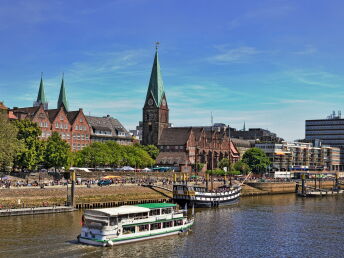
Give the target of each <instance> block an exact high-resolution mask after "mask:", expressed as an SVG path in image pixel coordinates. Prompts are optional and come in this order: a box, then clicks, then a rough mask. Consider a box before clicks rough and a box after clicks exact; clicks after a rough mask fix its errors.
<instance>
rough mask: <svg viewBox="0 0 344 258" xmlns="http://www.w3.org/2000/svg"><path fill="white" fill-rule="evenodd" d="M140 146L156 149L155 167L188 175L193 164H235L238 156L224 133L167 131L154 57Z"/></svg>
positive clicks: (199, 129)
mask: <svg viewBox="0 0 344 258" xmlns="http://www.w3.org/2000/svg"><path fill="white" fill-rule="evenodd" d="M142 143H143V144H145V145H147V144H153V145H156V146H158V148H159V149H160V153H159V155H158V157H157V164H158V165H163V166H173V167H179V169H180V170H181V171H183V172H191V171H192V170H193V168H194V166H195V164H196V163H205V164H206V167H207V168H209V169H211V168H215V167H216V165H217V162H218V161H219V160H221V159H222V158H229V159H231V160H232V161H233V162H236V161H237V160H238V159H239V157H240V154H239V152H238V150H237V149H236V147H235V146H234V144H233V143H232V142H231V139H230V138H229V137H228V134H226V132H225V131H222V130H216V128H214V127H207V126H205V127H170V124H169V108H168V104H167V98H166V94H165V90H164V85H163V81H162V75H161V71H160V64H159V59H158V51H156V53H155V57H154V63H153V68H152V72H151V76H150V81H149V86H148V90H147V95H146V100H145V104H144V107H143V120H142Z"/></svg>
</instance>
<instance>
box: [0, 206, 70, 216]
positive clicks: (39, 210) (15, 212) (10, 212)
mask: <svg viewBox="0 0 344 258" xmlns="http://www.w3.org/2000/svg"><path fill="white" fill-rule="evenodd" d="M74 210H75V209H74V208H73V207H70V206H52V207H35V208H20V209H3V210H0V217H7V216H19V215H36V214H47V213H61V212H70V211H74Z"/></svg>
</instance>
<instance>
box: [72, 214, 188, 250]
mask: <svg viewBox="0 0 344 258" xmlns="http://www.w3.org/2000/svg"><path fill="white" fill-rule="evenodd" d="M193 223H194V221H193V220H192V221H191V222H189V223H188V224H185V225H184V226H183V227H182V228H177V229H173V230H170V231H168V232H167V231H166V232H159V233H151V234H148V235H145V236H137V237H135V236H133V237H130V238H115V239H111V240H97V239H91V238H86V237H81V236H78V241H79V243H83V244H88V245H95V246H103V247H105V246H113V245H121V244H128V243H133V242H138V241H144V240H150V239H155V238H160V237H167V236H172V235H177V234H181V233H185V232H188V231H189V230H190V228H191V226H192V225H193Z"/></svg>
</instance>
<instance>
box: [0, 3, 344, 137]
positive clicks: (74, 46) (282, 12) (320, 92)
mask: <svg viewBox="0 0 344 258" xmlns="http://www.w3.org/2000/svg"><path fill="white" fill-rule="evenodd" d="M343 10H344V2H343V1H336V0H332V1H318V0H303V1H300V0H295V1H292V0H288V1H284V0H275V1H272V0H259V1H256V0H252V1H229V0H222V1H220V0H212V1H202V0H188V1H181V0H180V1H177V0H175V1H170V0H160V1H158V0H155V1H153V0H111V1H107V0H102V1H87V0H79V1H78V0H72V1H53V0H50V1H43V0H42V1H38V0H30V1H15V0H8V1H5V0H0V34H1V40H0V78H1V79H0V100H3V101H4V102H5V104H6V105H7V106H9V107H13V106H31V105H32V102H33V101H34V100H35V98H36V96H37V91H38V86H39V80H40V74H41V72H43V79H44V82H45V87H46V88H45V90H46V95H47V98H48V101H49V106H50V107H51V108H54V107H55V106H56V103H57V98H58V91H59V87H60V82H61V76H62V73H63V72H64V74H65V86H66V88H67V94H68V97H69V103H70V107H71V109H77V108H79V107H82V108H83V109H84V112H85V113H86V114H89V113H90V114H92V115H107V114H110V115H112V116H114V117H116V118H118V119H120V121H122V123H123V124H124V125H125V127H127V128H128V129H132V128H134V127H135V126H136V125H137V123H138V121H139V120H140V119H141V116H142V107H143V104H144V99H145V95H146V90H147V87H148V81H149V76H150V71H151V66H152V63H153V57H154V42H155V41H160V43H161V46H160V49H159V54H160V55H159V57H160V64H161V67H162V74H163V80H164V85H165V90H166V94H167V99H168V104H169V107H170V121H171V122H172V123H173V124H174V125H175V126H185V125H209V124H210V112H213V115H214V122H223V123H226V124H230V125H231V126H232V127H236V128H242V126H243V123H244V121H246V126H247V127H248V128H253V127H262V128H266V129H269V130H271V131H273V132H276V133H277V134H278V135H279V136H280V137H283V138H285V139H287V140H294V139H299V138H303V137H304V120H305V119H317V118H325V117H326V116H327V115H329V114H330V112H331V111H332V110H341V109H342V107H343V102H344V101H343V100H344V88H343V82H344V73H343V60H344V48H343V46H344V33H343V24H344V16H343V15H342V13H343Z"/></svg>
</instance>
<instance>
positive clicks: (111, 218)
mask: <svg viewBox="0 0 344 258" xmlns="http://www.w3.org/2000/svg"><path fill="white" fill-rule="evenodd" d="M115 225H117V217H110V226H115Z"/></svg>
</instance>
